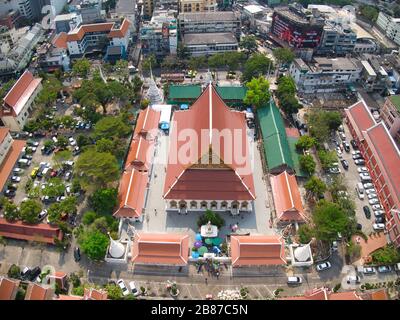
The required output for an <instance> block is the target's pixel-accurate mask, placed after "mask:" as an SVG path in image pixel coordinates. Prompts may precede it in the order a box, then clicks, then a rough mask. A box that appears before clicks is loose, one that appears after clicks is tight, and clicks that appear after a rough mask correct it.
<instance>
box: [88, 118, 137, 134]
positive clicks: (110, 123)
mask: <svg viewBox="0 0 400 320" xmlns="http://www.w3.org/2000/svg"><path fill="white" fill-rule="evenodd" d="M129 132H131V128H130V127H129V126H128V125H127V124H126V123H125V122H124V121H123V120H122V118H121V117H104V118H102V119H101V120H99V121H98V122H97V123H96V125H95V126H94V131H93V137H94V138H95V139H101V138H106V139H109V138H111V137H118V138H122V137H125V136H127V135H128V133H129Z"/></svg>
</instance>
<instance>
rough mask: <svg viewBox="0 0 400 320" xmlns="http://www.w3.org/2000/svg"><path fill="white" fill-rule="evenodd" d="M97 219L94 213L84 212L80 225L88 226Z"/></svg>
mask: <svg viewBox="0 0 400 320" xmlns="http://www.w3.org/2000/svg"><path fill="white" fill-rule="evenodd" d="M97 218H98V216H97V214H96V212H94V211H86V212H85V213H84V215H83V217H82V223H83V224H85V225H87V226H88V225H90V224H92V223H93V222H94V220H96V219H97Z"/></svg>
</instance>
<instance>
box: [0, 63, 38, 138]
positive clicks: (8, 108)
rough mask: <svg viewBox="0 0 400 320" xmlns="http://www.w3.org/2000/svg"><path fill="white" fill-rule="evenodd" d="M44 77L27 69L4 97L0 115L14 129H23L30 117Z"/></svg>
mask: <svg viewBox="0 0 400 320" xmlns="http://www.w3.org/2000/svg"><path fill="white" fill-rule="evenodd" d="M41 82H42V79H41V78H35V77H34V76H33V74H32V73H31V72H30V71H28V70H26V71H25V72H24V73H23V74H22V76H21V77H20V78H19V79H18V80H17V82H16V83H15V84H14V85H13V86H12V88H11V89H10V90H9V91H8V93H7V95H6V96H5V97H4V99H3V100H4V103H3V105H2V106H0V107H1V109H0V117H1V120H2V121H3V123H4V125H5V126H6V127H8V128H9V129H10V130H12V131H21V130H22V128H23V127H24V125H25V123H26V120H27V119H28V117H29V113H30V112H29V111H30V108H31V105H32V103H33V101H34V99H35V97H36V96H37V95H38V93H39V92H40V90H41V88H42V85H41Z"/></svg>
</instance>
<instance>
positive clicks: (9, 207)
mask: <svg viewBox="0 0 400 320" xmlns="http://www.w3.org/2000/svg"><path fill="white" fill-rule="evenodd" d="M4 218H6V219H7V220H8V221H15V220H18V219H19V211H18V207H17V205H16V204H14V203H13V202H11V201H10V200H8V199H7V200H5V203H4Z"/></svg>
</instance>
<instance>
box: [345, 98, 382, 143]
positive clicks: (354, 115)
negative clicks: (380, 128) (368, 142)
mask: <svg viewBox="0 0 400 320" xmlns="http://www.w3.org/2000/svg"><path fill="white" fill-rule="evenodd" d="M344 111H345V113H346V115H347V118H348V119H349V121H350V123H351V125H352V127H353V128H354V130H355V131H356V134H357V136H358V138H359V139H361V140H362V139H363V136H362V132H363V131H365V130H367V129H369V128H371V127H372V126H373V125H375V124H376V122H375V120H374V118H373V116H372V114H371V112H370V111H369V108H368V106H367V105H366V103H365V101H364V100H361V101H358V102H356V103H355V104H353V105H351V106H350V107H349V108H347V109H345V110H344Z"/></svg>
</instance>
